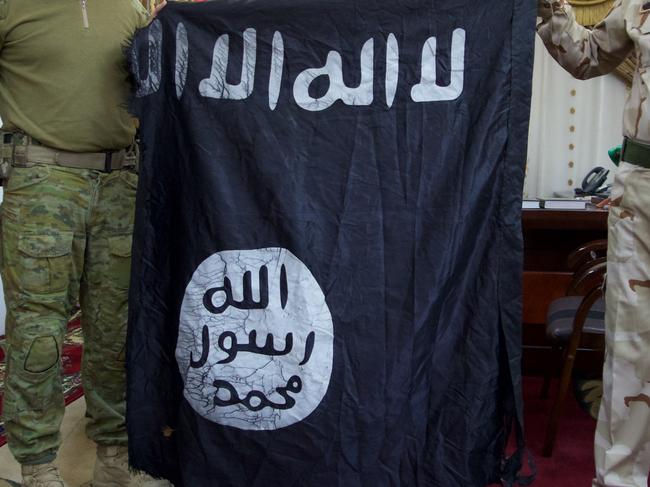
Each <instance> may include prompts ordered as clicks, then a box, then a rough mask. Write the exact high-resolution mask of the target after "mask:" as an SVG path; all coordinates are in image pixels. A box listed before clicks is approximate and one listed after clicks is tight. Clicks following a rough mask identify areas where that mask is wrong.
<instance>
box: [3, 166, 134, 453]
mask: <svg viewBox="0 0 650 487" xmlns="http://www.w3.org/2000/svg"><path fill="white" fill-rule="evenodd" d="M136 184H137V175H136V174H135V172H134V171H133V170H129V169H123V170H120V171H114V172H112V173H103V172H100V171H92V170H85V169H72V168H64V167H57V166H53V165H39V164H35V165H31V167H13V169H12V171H11V174H10V177H9V180H8V181H7V183H6V186H5V197H4V202H3V204H2V266H1V269H2V278H3V282H4V286H5V290H6V291H5V293H6V302H7V323H6V324H7V377H6V386H5V387H6V390H5V399H4V401H5V402H4V416H5V421H6V427H7V434H8V436H9V445H10V447H11V450H12V452H13V454H14V456H15V457H16V459H17V460H18V461H19V462H20V463H22V464H28V463H44V462H45V461H49V460H51V459H53V458H54V456H55V454H56V451H57V449H58V446H59V442H60V439H59V426H60V424H61V420H62V418H63V411H64V405H63V394H62V387H61V367H60V357H61V352H62V350H61V347H62V344H63V338H64V333H65V330H66V325H67V322H68V319H69V317H70V314H71V310H72V308H73V306H74V305H75V304H76V303H77V299H78V297H79V298H80V302H81V306H82V310H83V314H82V325H83V330H84V338H85V343H86V345H85V347H84V356H83V371H82V377H83V381H84V382H83V384H84V390H85V397H86V402H87V407H88V413H89V416H90V421H89V423H88V435H89V437H90V438H91V439H92V440H94V441H96V442H97V443H102V444H126V429H125V422H124V415H125V401H124V400H125V381H124V377H125V375H124V350H123V347H124V343H125V338H126V312H127V289H128V284H129V267H130V253H131V233H132V227H133V208H134V203H135V191H136Z"/></svg>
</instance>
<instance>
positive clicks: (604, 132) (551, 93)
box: [524, 37, 627, 198]
mask: <svg viewBox="0 0 650 487" xmlns="http://www.w3.org/2000/svg"><path fill="white" fill-rule="evenodd" d="M626 97H627V87H626V84H625V83H624V82H623V81H621V80H620V79H619V78H618V77H617V76H616V75H614V74H610V75H607V76H601V77H600V78H596V79H592V80H588V81H578V80H575V79H574V78H573V77H571V75H570V74H569V73H567V72H566V71H564V69H562V68H561V67H560V66H559V65H558V64H557V62H556V61H555V60H554V59H553V58H552V57H551V56H550V55H549V54H548V53H547V52H546V49H545V48H544V45H543V44H542V42H541V41H540V39H539V37H536V45H535V70H534V74H533V101H532V111H531V119H530V138H529V141H528V142H529V147H528V161H527V162H528V164H527V169H526V183H525V186H524V197H525V198H548V197H552V196H553V195H554V193H556V192H569V191H572V190H573V189H574V188H576V187H580V186H581V184H582V180H583V178H584V176H585V175H586V174H587V173H588V172H589V171H590V170H591V169H593V168H594V167H596V166H602V167H605V168H607V169H610V170H612V174H611V175H610V180H611V179H612V178H613V173H614V169H615V166H614V164H612V162H611V161H610V160H609V157H608V154H607V151H608V150H609V149H610V148H612V147H614V146H616V145H619V144H620V143H621V141H622V137H623V136H622V125H623V106H624V104H625V99H626Z"/></svg>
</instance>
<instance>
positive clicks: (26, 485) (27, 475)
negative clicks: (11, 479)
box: [21, 463, 68, 487]
mask: <svg viewBox="0 0 650 487" xmlns="http://www.w3.org/2000/svg"><path fill="white" fill-rule="evenodd" d="M21 468H22V474H23V483H22V485H23V487H68V486H67V484H66V483H65V482H64V481H63V479H62V478H61V474H60V473H59V469H58V468H56V466H55V465H54V464H53V463H44V464H42V465H22V467H21Z"/></svg>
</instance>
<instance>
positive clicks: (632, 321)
mask: <svg viewBox="0 0 650 487" xmlns="http://www.w3.org/2000/svg"><path fill="white" fill-rule="evenodd" d="M539 15H540V17H542V23H541V24H540V25H539V26H538V33H539V35H540V37H541V38H542V40H543V41H544V43H545V44H546V46H547V48H548V51H549V52H550V54H551V55H552V56H553V57H554V58H555V59H557V61H558V62H559V63H560V64H561V65H562V66H563V67H564V68H565V69H566V70H567V71H569V72H570V73H571V74H573V75H574V76H575V77H577V78H580V79H587V78H591V77H594V76H598V75H601V74H605V73H608V72H610V71H612V70H613V69H614V68H615V67H616V66H617V65H618V64H619V63H620V62H621V61H622V60H623V59H624V58H625V57H626V56H627V55H628V54H629V53H630V52H632V51H633V50H636V57H637V61H638V65H637V69H636V72H635V75H634V83H633V87H632V91H631V93H630V97H629V100H628V103H627V105H626V108H625V115H624V135H625V136H626V137H628V138H630V139H632V140H634V141H637V142H640V143H643V144H650V111H649V110H650V100H649V96H650V71H649V69H650V2H644V1H643V0H622V1H620V0H619V1H618V2H617V3H616V4H615V5H614V7H613V9H612V11H611V12H610V13H609V15H608V16H607V18H606V19H605V20H604V21H603V22H601V23H600V24H598V25H597V26H595V27H594V29H593V30H587V29H585V28H583V27H581V26H580V25H578V23H577V22H576V21H575V17H574V15H573V12H572V10H571V8H570V7H569V5H568V4H567V3H566V2H565V1H564V0H556V1H552V2H551V1H548V0H540V3H539ZM624 159H625V158H624ZM648 162H650V161H648ZM607 266H608V267H607V272H608V276H607V296H606V301H607V310H606V323H607V352H606V359H605V367H604V372H603V386H604V387H603V388H604V394H603V401H602V405H601V410H600V417H599V421H598V427H597V431H596V439H595V460H596V479H595V480H594V483H593V485H594V486H617V487H619V486H637V487H646V486H647V478H648V472H649V470H650V169H647V168H644V167H641V166H639V165H634V164H630V163H628V162H623V163H622V164H621V166H620V167H619V170H618V174H617V176H616V180H615V183H614V186H613V189H612V205H611V210H610V217H609V254H608V264H607Z"/></svg>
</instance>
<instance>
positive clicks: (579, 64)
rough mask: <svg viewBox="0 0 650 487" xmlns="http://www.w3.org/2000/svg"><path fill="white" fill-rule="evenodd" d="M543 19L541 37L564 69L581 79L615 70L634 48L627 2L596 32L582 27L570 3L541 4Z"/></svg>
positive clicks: (619, 3)
mask: <svg viewBox="0 0 650 487" xmlns="http://www.w3.org/2000/svg"><path fill="white" fill-rule="evenodd" d="M538 16H539V17H541V18H542V22H541V24H539V25H538V27H537V33H538V34H539V36H540V38H541V39H542V41H543V42H544V44H545V45H546V49H547V50H548V52H549V53H550V54H551V56H553V57H554V58H555V59H556V60H557V62H558V63H560V65H561V66H562V67H563V68H564V69H566V70H567V71H568V72H569V73H571V74H572V75H573V76H574V77H576V78H578V79H589V78H593V77H596V76H600V75H603V74H607V73H609V72H611V71H612V70H614V68H616V67H617V66H618V65H619V64H620V63H621V62H622V61H623V60H624V59H625V57H626V56H627V55H628V54H629V53H630V51H631V50H632V49H633V48H634V43H633V41H632V40H631V39H630V37H629V36H628V33H627V30H626V25H625V15H624V7H623V1H622V0H618V1H617V2H616V3H615V4H614V6H613V7H612V10H611V11H610V12H609V14H608V15H607V17H606V18H605V19H604V20H603V21H602V22H600V23H599V24H597V25H596V26H595V27H594V28H593V29H592V30H590V29H587V28H585V27H583V26H581V25H580V24H579V23H578V22H577V21H576V18H575V15H574V12H573V9H572V8H571V6H570V5H569V3H568V2H567V1H566V0H538Z"/></svg>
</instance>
